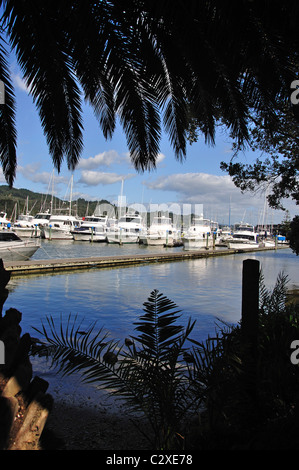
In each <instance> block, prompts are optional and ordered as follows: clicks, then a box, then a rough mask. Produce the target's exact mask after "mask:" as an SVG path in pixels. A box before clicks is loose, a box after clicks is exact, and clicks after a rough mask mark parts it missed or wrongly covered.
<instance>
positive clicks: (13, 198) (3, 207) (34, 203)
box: [0, 185, 110, 217]
mask: <svg viewBox="0 0 299 470" xmlns="http://www.w3.org/2000/svg"><path fill="white" fill-rule="evenodd" d="M51 199H52V197H51V195H49V194H48V195H45V194H41V193H35V192H33V191H30V190H29V189H24V188H21V189H17V188H10V187H9V186H6V185H2V186H1V185H0V211H4V212H6V213H7V216H8V217H12V216H14V214H15V212H16V214H17V215H18V214H22V213H25V212H26V210H27V206H28V212H29V213H30V214H31V215H35V214H37V212H44V211H47V210H49V211H50V210H51V203H52V201H51ZM98 203H102V204H104V203H108V204H110V202H109V201H107V200H105V199H102V200H100V201H86V200H85V199H82V198H79V199H77V200H76V201H73V202H72V213H73V214H76V215H78V216H79V217H84V216H85V215H91V214H93V212H94V210H95V208H96V206H97V204H98ZM65 204H66V202H65V201H63V200H62V199H59V198H57V197H55V196H54V197H53V208H54V209H59V208H61V207H65Z"/></svg>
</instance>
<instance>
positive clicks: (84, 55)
mask: <svg viewBox="0 0 299 470" xmlns="http://www.w3.org/2000/svg"><path fill="white" fill-rule="evenodd" d="M0 6H1V7H2V10H1V11H2V17H1V28H2V29H1V33H2V41H1V43H0V80H2V81H3V82H4V85H5V105H2V106H1V107H0V160H1V163H2V168H3V171H4V174H5V177H6V180H7V182H8V183H9V184H10V185H12V184H13V181H14V178H15V172H16V166H17V159H16V145H17V135H16V123H15V106H16V103H15V98H14V91H13V86H12V83H11V79H10V74H9V68H8V63H7V57H8V54H9V52H10V48H11V49H13V51H14V53H15V56H16V59H17V61H18V64H19V66H20V68H21V71H22V73H23V78H24V80H25V82H26V84H27V86H28V87H29V89H30V94H31V96H32V98H33V100H34V103H35V104H36V108H37V111H38V113H39V116H40V119H41V124H42V127H43V130H44V133H45V138H46V140H47V143H48V146H49V152H50V155H51V157H52V159H53V163H54V165H55V167H56V168H57V169H58V170H59V169H60V167H61V163H62V161H63V160H64V159H66V161H67V164H68V167H69V168H70V169H74V168H75V167H76V164H77V162H78V160H79V158H80V155H81V152H82V148H83V138H82V132H83V118H82V100H83V99H84V100H87V101H88V102H89V103H90V105H91V106H92V108H93V109H94V112H95V115H96V117H97V119H98V122H99V125H100V129H101V131H102V132H103V135H104V136H105V138H107V139H108V138H111V137H112V135H113V133H114V130H115V126H116V122H117V119H119V121H120V124H121V126H122V128H123V131H124V133H125V135H126V138H127V145H128V149H129V151H130V155H131V159H132V162H133V163H134V165H135V168H136V169H137V170H139V171H144V170H150V169H151V168H154V167H155V163H156V159H157V156H158V153H159V147H160V139H161V134H162V130H163V129H165V130H166V133H167V134H168V137H169V140H170V142H171V144H172V147H173V151H174V155H175V157H176V158H177V159H179V160H182V159H184V158H185V156H186V143H187V141H188V128H189V125H190V122H191V121H192V122H195V123H196V126H197V127H198V128H199V129H200V131H201V133H202V134H203V137H204V139H205V141H206V142H208V143H213V142H214V140H215V128H216V125H217V122H218V120H219V118H220V119H221V120H222V122H223V123H224V124H225V126H226V127H227V128H228V130H229V132H230V133H231V134H232V136H233V137H234V139H236V141H237V142H238V144H242V143H243V142H246V141H247V140H248V138H249V134H248V129H249V126H250V125H251V123H252V116H253V115H255V117H257V116H258V117H264V119H265V123H266V126H267V128H269V129H272V128H273V127H275V123H276V122H277V116H276V111H277V108H278V100H279V102H281V100H287V98H288V96H289V88H290V83H291V81H292V80H293V79H294V78H296V77H295V74H296V73H295V69H294V63H296V60H297V55H298V30H297V27H298V12H299V6H298V2H297V1H295V0H288V1H278V0H272V1H269V0H209V1H208V0H188V2H185V1H184V2H183V1H182V0H177V1H175V2H174V1H170V0H111V1H107V0H101V1H100V0H99V1H90V0H84V1H82V0H72V1H70V0H65V1H63V2H62V1H58V0H43V1H37V0H18V1H13V0H2V1H1V0H0Z"/></svg>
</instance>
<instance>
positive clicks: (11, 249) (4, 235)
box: [0, 230, 40, 261]
mask: <svg viewBox="0 0 299 470" xmlns="http://www.w3.org/2000/svg"><path fill="white" fill-rule="evenodd" d="M39 247H40V240H39V239H33V240H31V239H26V240H22V239H21V238H20V237H19V236H18V235H17V234H16V233H15V232H13V231H10V230H7V231H5V230H3V231H0V258H2V260H3V261H25V260H28V259H29V258H30V257H31V256H32V255H34V253H35V252H36V251H37V250H38V248H39Z"/></svg>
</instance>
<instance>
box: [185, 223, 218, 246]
mask: <svg viewBox="0 0 299 470" xmlns="http://www.w3.org/2000/svg"><path fill="white" fill-rule="evenodd" d="M182 241H183V244H184V250H197V249H209V248H212V247H213V234H212V230H211V221H210V220H209V219H204V218H203V217H202V216H201V217H195V218H194V219H193V222H192V225H191V226H190V227H189V228H188V230H187V232H186V234H184V236H183V237H182Z"/></svg>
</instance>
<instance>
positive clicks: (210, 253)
mask: <svg viewBox="0 0 299 470" xmlns="http://www.w3.org/2000/svg"><path fill="white" fill-rule="evenodd" d="M279 248H286V246H281V247H277V248H255V249H244V250H231V249H220V250H217V249H215V250H197V251H179V252H175V253H174V252H166V253H152V254H149V253H148V254H134V255H118V256H102V257H90V258H59V259H49V260H29V261H11V262H10V261H3V264H4V267H5V269H6V271H8V272H10V274H11V276H24V275H28V274H46V273H52V274H54V273H58V272H61V271H76V270H83V269H104V268H110V269H111V268H120V267H128V266H136V265H142V264H148V263H166V262H173V261H186V260H192V259H198V258H209V257H215V256H228V255H233V254H237V253H246V252H250V253H251V252H256V251H266V250H273V249H279Z"/></svg>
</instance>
